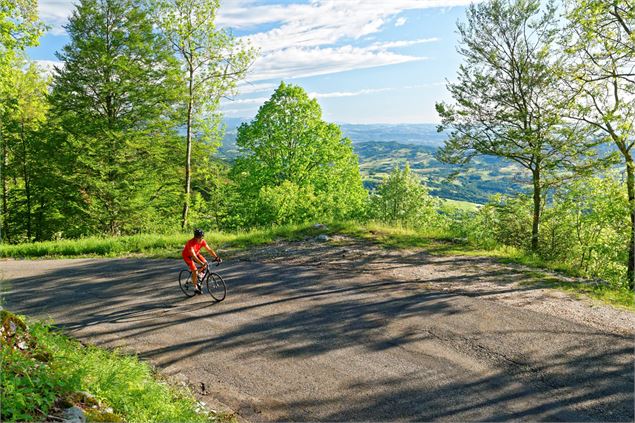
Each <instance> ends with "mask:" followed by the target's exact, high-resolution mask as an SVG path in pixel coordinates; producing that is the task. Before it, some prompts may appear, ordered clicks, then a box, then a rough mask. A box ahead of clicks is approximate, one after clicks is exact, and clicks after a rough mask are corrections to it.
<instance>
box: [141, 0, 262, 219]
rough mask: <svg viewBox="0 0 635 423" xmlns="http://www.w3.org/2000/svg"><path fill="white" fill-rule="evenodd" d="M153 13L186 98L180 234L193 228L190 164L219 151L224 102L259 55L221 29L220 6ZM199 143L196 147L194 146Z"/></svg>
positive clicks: (193, 2)
mask: <svg viewBox="0 0 635 423" xmlns="http://www.w3.org/2000/svg"><path fill="white" fill-rule="evenodd" d="M146 3H147V4H148V5H150V6H151V7H152V8H153V11H154V13H153V15H154V19H155V22H156V24H157V27H158V30H159V31H160V32H161V33H162V34H163V35H164V36H165V38H166V39H167V40H169V43H170V45H171V47H172V49H173V52H174V53H175V54H176V56H177V57H178V59H179V61H180V70H181V81H182V88H183V95H182V96H181V98H180V102H179V108H180V109H181V111H182V112H183V114H182V117H181V118H182V121H181V124H182V125H184V126H185V128H186V140H185V141H186V143H185V144H186V145H185V148H184V152H185V154H183V155H181V156H179V157H183V158H184V159H185V160H184V165H185V184H184V186H185V192H184V202H183V214H182V219H181V228H182V229H183V228H185V226H187V224H188V214H189V208H190V202H191V198H190V197H191V173H192V169H191V159H192V155H193V154H194V156H196V154H197V150H199V151H206V152H207V153H208V154H210V153H211V151H213V149H214V148H216V147H218V141H219V140H220V139H221V138H222V133H221V131H220V129H221V128H220V114H219V113H218V106H219V102H220V100H221V98H222V97H224V96H227V95H231V94H232V93H234V92H235V90H236V84H237V82H238V81H240V80H241V79H242V78H244V76H245V74H246V72H247V69H248V68H249V66H250V65H251V64H252V62H253V60H254V56H255V51H254V50H253V49H251V48H249V47H248V46H247V45H246V44H245V43H244V42H242V41H240V40H238V39H236V38H235V37H234V36H233V35H232V34H231V33H230V32H227V31H225V30H223V29H220V28H217V27H216V23H215V20H216V14H217V12H218V8H219V6H220V4H219V1H218V0H160V1H149V2H146ZM193 140H194V143H193Z"/></svg>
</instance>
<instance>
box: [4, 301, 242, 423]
mask: <svg viewBox="0 0 635 423" xmlns="http://www.w3.org/2000/svg"><path fill="white" fill-rule="evenodd" d="M0 316H1V317H2V332H1V333H0V335H1V336H0V337H1V338H2V345H1V346H0V348H1V349H0V355H1V359H2V369H3V371H2V377H1V386H2V393H1V396H2V398H1V399H2V412H1V417H2V421H8V422H9V421H54V420H60V419H59V417H60V416H59V414H60V413H61V410H63V408H65V407H69V406H71V405H76V406H80V407H81V408H83V409H85V412H86V415H87V418H88V421H110V422H113V421H129V422H167V421H187V422H235V418H234V417H232V416H227V415H214V414H210V413H208V412H206V411H202V410H200V405H199V404H198V403H197V401H196V399H195V398H194V396H193V394H192V393H191V392H190V391H189V390H188V389H187V388H185V387H182V386H176V385H174V384H170V383H168V382H167V381H166V380H164V379H163V378H162V377H161V376H160V375H159V374H158V373H156V372H155V371H154V370H153V369H152V368H151V367H150V365H149V364H147V363H145V362H143V361H140V360H139V359H138V358H137V357H136V356H133V355H126V354H123V353H121V352H120V351H107V350H104V349H100V348H97V347H94V346H84V345H82V344H80V343H79V342H78V341H75V340H72V339H69V338H67V337H66V336H64V335H63V334H62V333H61V332H59V331H57V330H55V329H54V328H53V327H52V326H51V325H49V324H46V323H43V322H38V321H30V320H27V319H26V318H25V317H24V316H16V315H14V314H12V313H9V312H8V311H6V310H2V311H0ZM85 392H88V393H89V394H90V395H92V398H91V397H89V396H86V395H85V394H84V393H85ZM92 405H96V408H93V407H92ZM108 408H111V410H108Z"/></svg>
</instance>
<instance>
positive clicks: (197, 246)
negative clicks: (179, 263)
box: [181, 238, 209, 258]
mask: <svg viewBox="0 0 635 423" xmlns="http://www.w3.org/2000/svg"><path fill="white" fill-rule="evenodd" d="M203 247H208V245H207V242H205V240H204V239H203V240H201V241H200V242H199V241H198V240H197V239H196V238H192V239H190V240H189V241H188V242H186V243H185V248H183V252H182V253H181V255H182V256H183V258H190V257H191V256H192V248H194V252H195V253H196V255H198V252H199V251H201V248H203ZM208 248H209V247H208Z"/></svg>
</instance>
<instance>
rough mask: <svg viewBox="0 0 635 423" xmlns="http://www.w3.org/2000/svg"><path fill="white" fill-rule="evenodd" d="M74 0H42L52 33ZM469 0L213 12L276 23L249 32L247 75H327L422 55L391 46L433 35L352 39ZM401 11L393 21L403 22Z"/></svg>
mask: <svg viewBox="0 0 635 423" xmlns="http://www.w3.org/2000/svg"><path fill="white" fill-rule="evenodd" d="M77 1H78V0H40V5H39V8H40V13H41V16H42V18H43V20H44V21H45V22H47V23H48V24H50V25H52V26H53V30H52V33H54V34H55V33H64V30H63V28H62V24H64V23H66V22H67V21H68V17H69V16H70V15H71V13H72V11H73V9H74V3H75V2H77ZM468 3H470V0H390V1H374V0H372V1H371V0H310V1H309V2H308V3H290V4H286V3H282V4H270V3H267V2H266V1H264V0H228V1H227V2H223V3H222V5H221V8H220V10H219V15H218V17H217V24H218V25H219V26H228V27H233V28H243V29H247V30H248V29H250V28H253V29H256V30H257V28H258V26H259V25H262V24H270V27H271V26H274V28H273V29H270V30H268V31H261V32H257V33H254V34H252V35H249V36H244V37H240V38H241V39H249V40H250V42H251V44H252V45H253V46H255V47H257V48H259V49H260V57H259V58H258V59H257V61H256V63H255V65H254V67H253V71H252V73H251V74H250V75H249V77H250V80H251V81H254V82H258V81H263V80H267V79H289V78H300V77H307V76H316V75H325V74H330V73H336V72H343V71H350V70H355V69H363V68H370V67H376V66H386V65H394V64H400V63H406V62H411V61H415V60H424V58H422V57H415V56H410V55H403V54H397V53H395V52H391V51H389V50H390V49H393V48H399V47H405V46H411V45H415V44H422V43H427V42H433V41H437V39H436V38H427V39H416V40H400V41H389V42H376V43H374V44H372V45H371V46H367V47H360V46H359V45H356V43H357V42H359V41H361V40H362V39H368V38H369V37H373V36H375V35H376V34H378V33H379V32H380V31H381V30H382V28H383V27H384V26H385V24H387V23H389V22H393V19H394V18H395V17H396V16H397V15H398V14H400V13H402V12H404V11H408V10H421V9H427V8H433V7H449V6H456V5H465V4H468ZM405 19H406V18H404V17H400V18H398V19H397V21H396V22H395V24H396V25H397V24H398V23H399V24H402V22H404V23H405ZM270 88H271V87H268V86H265V85H262V84H254V86H249V85H244V86H242V87H241V89H240V91H241V92H243V93H252V92H259V91H267V90H268V89H270Z"/></svg>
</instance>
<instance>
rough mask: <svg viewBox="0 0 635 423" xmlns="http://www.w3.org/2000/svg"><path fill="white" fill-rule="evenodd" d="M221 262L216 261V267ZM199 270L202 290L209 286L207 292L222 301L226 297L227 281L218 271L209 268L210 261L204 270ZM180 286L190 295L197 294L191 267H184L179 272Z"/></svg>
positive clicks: (199, 283) (199, 281) (199, 282)
mask: <svg viewBox="0 0 635 423" xmlns="http://www.w3.org/2000/svg"><path fill="white" fill-rule="evenodd" d="M219 265H220V263H218V262H217V263H216V267H218V266H219ZM197 272H198V286H199V287H200V288H201V291H202V290H203V288H204V287H207V292H208V293H209V295H211V297H212V298H213V299H215V300H216V301H218V302H221V301H223V300H224V299H225V296H226V295H227V287H226V286H225V281H224V280H223V278H221V276H220V275H219V274H218V273H214V272H212V271H211V270H209V263H208V264H207V265H206V266H205V267H204V268H203V270H202V272H201V271H200V269H198V270H197ZM179 286H180V287H181V291H183V293H184V294H185V295H186V296H188V297H193V296H194V295H196V292H195V291H194V284H193V283H192V271H191V270H189V269H183V270H181V272H180V273H179Z"/></svg>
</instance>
